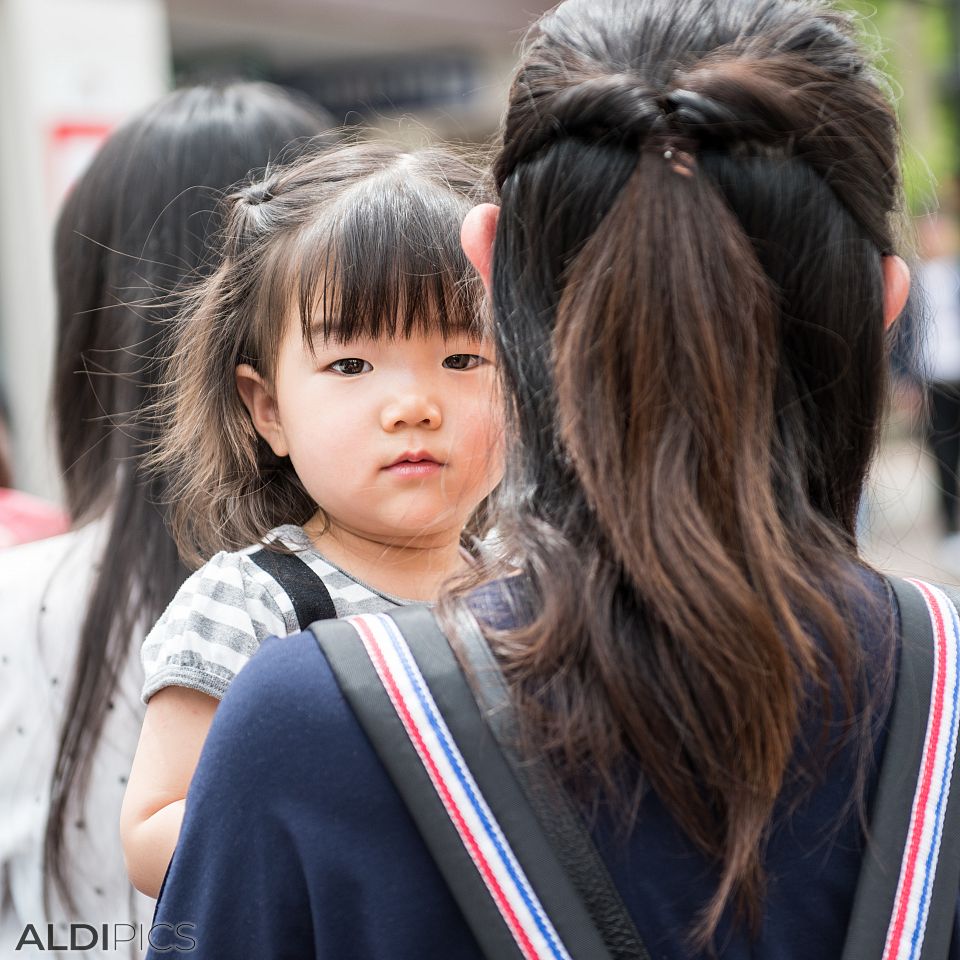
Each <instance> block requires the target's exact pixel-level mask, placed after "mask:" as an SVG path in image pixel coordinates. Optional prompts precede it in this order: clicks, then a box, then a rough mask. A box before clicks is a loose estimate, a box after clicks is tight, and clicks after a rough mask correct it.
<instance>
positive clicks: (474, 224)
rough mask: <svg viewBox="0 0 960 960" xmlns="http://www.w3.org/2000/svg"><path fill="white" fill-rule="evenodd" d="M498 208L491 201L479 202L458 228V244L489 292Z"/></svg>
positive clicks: (498, 215)
mask: <svg viewBox="0 0 960 960" xmlns="http://www.w3.org/2000/svg"><path fill="white" fill-rule="evenodd" d="M499 217H500V208H499V207H498V206H495V205H494V204H492V203H481V204H480V205H479V206H477V207H474V208H473V209H472V210H471V211H470V212H469V213H468V214H467V215H466V217H465V218H464V220H463V226H462V227H461V228H460V244H461V246H462V247H463V252H464V253H465V254H466V255H467V259H468V260H469V261H470V262H471V263H472V264H473V265H474V266H475V267H476V268H477V273H479V274H480V279H481V280H483V285H484V287H486V289H487V293H488V294H489V293H490V281H491V277H492V275H493V238H494V237H495V236H496V234H497V220H498V218H499Z"/></svg>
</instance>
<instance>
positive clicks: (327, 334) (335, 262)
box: [291, 180, 486, 347]
mask: <svg viewBox="0 0 960 960" xmlns="http://www.w3.org/2000/svg"><path fill="white" fill-rule="evenodd" d="M358 193H359V194H360V195H359V196H358V195H357V194H358ZM468 210H469V204H468V203H467V202H466V201H465V200H464V199H463V198H462V197H458V196H456V195H453V194H451V193H450V191H449V190H447V189H446V188H445V187H443V186H441V185H439V184H434V183H429V182H427V183H422V182H413V183H409V182H403V181H399V180H390V181H387V182H379V181H377V182H374V183H373V184H371V185H370V186H369V187H368V188H367V189H365V190H362V191H357V192H354V193H353V195H351V196H349V197H346V198H344V202H343V203H340V204H338V205H337V208H336V209H335V210H333V211H331V215H330V216H329V217H324V218H322V221H321V222H319V223H317V224H315V225H313V226H312V228H311V229H309V230H308V231H306V232H305V233H304V234H302V235H301V238H300V240H299V242H298V244H297V246H298V247H299V249H297V250H296V252H295V256H294V257H293V258H292V260H291V262H296V263H299V264H300V280H299V285H298V286H299V289H298V298H297V303H298V308H299V314H300V322H301V326H302V330H303V335H304V339H305V340H306V341H307V342H308V343H309V344H310V345H311V347H312V345H313V342H314V338H315V337H318V336H319V337H320V338H321V340H323V341H326V340H340V341H345V340H355V339H361V338H371V339H374V340H380V339H393V338H398V337H404V338H407V337H411V336H413V335H414V334H421V335H432V334H437V333H439V334H440V335H441V336H442V337H444V338H449V337H452V336H454V335H462V334H464V333H468V334H470V335H473V336H478V337H479V336H482V335H483V334H484V332H485V327H486V324H485V323H484V311H483V309H482V304H483V288H482V285H481V282H480V279H479V277H478V276H477V274H476V272H475V270H474V269H473V267H472V266H471V265H470V263H469V261H468V260H467V258H466V255H465V254H464V252H463V249H462V248H461V246H460V225H461V223H462V222H463V218H464V216H466V213H467V211H468Z"/></svg>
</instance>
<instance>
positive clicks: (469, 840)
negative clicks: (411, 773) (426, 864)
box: [347, 614, 570, 960]
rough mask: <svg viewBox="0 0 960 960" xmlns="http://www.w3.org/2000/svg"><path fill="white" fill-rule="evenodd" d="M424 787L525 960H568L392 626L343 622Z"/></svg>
mask: <svg viewBox="0 0 960 960" xmlns="http://www.w3.org/2000/svg"><path fill="white" fill-rule="evenodd" d="M347 622H348V623H350V624H351V626H352V627H353V628H354V629H355V630H356V631H357V633H358V634H359V636H360V638H361V640H362V641H363V646H364V649H365V650H366V652H367V655H368V656H369V658H370V661H371V662H372V664H373V666H374V668H375V670H376V672H377V675H378V677H379V678H380V681H381V683H382V684H383V687H384V689H385V690H386V692H387V694H388V696H389V698H390V702H391V703H392V705H393V707H394V709H395V710H396V713H397V716H398V717H399V719H400V721H401V722H402V724H403V727H404V730H405V731H406V733H407V735H408V737H409V738H410V741H411V743H412V744H413V746H414V747H415V749H416V752H417V755H418V756H419V758H420V760H421V762H422V764H423V766H424V769H425V770H426V772H427V774H428V776H429V778H430V782H431V783H432V784H433V787H434V789H435V790H436V792H437V795H438V796H439V798H440V800H441V802H442V804H443V807H444V809H445V810H446V812H447V814H448V816H449V817H450V820H451V822H452V823H453V825H454V826H455V828H456V831H457V834H458V835H459V837H460V840H461V842H462V843H463V846H464V848H465V849H466V851H467V853H468V854H469V856H470V859H471V860H472V861H473V864H474V865H475V867H476V869H477V871H478V873H479V874H480V876H481V878H482V880H483V883H484V885H485V887H486V889H487V890H488V892H489V893H490V897H491V898H492V900H493V902H494V903H495V904H496V907H497V909H498V911H499V913H500V915H501V917H502V918H503V921H504V923H505V924H506V925H507V927H508V929H509V930H510V933H511V935H512V937H513V939H514V941H515V943H516V945H517V947H518V949H519V951H520V954H521V956H523V957H524V958H525V960H570V954H569V953H568V951H567V948H566V947H565V946H564V944H563V942H562V941H561V939H560V936H559V934H558V933H557V931H556V929H555V928H554V925H553V923H552V922H551V920H550V918H549V917H548V916H547V913H546V911H545V910H544V908H543V906H542V905H541V903H540V900H539V899H538V897H537V894H536V892H535V891H534V890H533V887H532V885H531V884H530V882H529V881H528V879H527V876H526V874H525V873H524V870H523V868H522V867H521V865H520V863H519V861H518V859H517V857H516V856H515V854H514V852H513V849H512V848H511V846H510V844H509V842H508V841H507V839H506V837H505V835H504V832H503V830H502V829H501V828H500V825H499V823H498V822H497V820H496V818H495V816H494V815H493V813H492V811H491V810H490V807H489V805H488V803H487V801H486V800H485V798H484V796H483V794H482V792H481V791H480V788H479V787H478V785H477V783H476V780H475V779H474V776H473V774H472V773H471V771H470V769H469V767H468V765H467V764H466V762H465V761H464V758H463V756H462V754H461V752H460V749H459V747H458V746H457V743H456V740H455V739H454V738H453V736H452V735H451V733H450V730H449V728H448V727H447V724H446V722H445V721H444V718H443V716H442V714H441V712H440V710H439V708H438V707H437V704H436V702H435V701H434V698H433V696H432V694H431V692H430V689H429V687H428V685H427V683H426V681H425V680H424V677H423V675H422V673H421V672H420V669H419V667H418V666H417V663H416V661H415V659H414V657H413V654H412V653H411V651H410V648H409V646H408V645H407V642H406V640H405V639H404V637H403V635H402V633H401V632H400V630H399V629H398V628H397V625H396V624H395V623H394V622H393V620H392V619H391V618H390V617H389V616H387V615H386V614H364V615H361V616H355V617H349V618H347Z"/></svg>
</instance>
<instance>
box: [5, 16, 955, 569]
mask: <svg viewBox="0 0 960 960" xmlns="http://www.w3.org/2000/svg"><path fill="white" fill-rule="evenodd" d="M843 5H844V6H846V7H849V8H852V9H854V10H855V11H856V12H858V13H860V14H862V15H864V16H865V17H866V18H867V20H866V24H865V29H866V30H867V33H868V36H869V42H870V43H871V45H872V46H874V47H875V48H876V51H877V54H878V57H879V61H880V64H881V66H882V68H883V70H884V71H885V73H886V75H887V76H888V77H889V80H890V84H891V89H892V91H893V93H894V95H895V97H896V99H897V101H898V103H899V106H900V113H901V119H902V122H903V127H904V133H905V145H906V170H907V176H906V180H907V183H906V185H907V195H908V202H909V207H910V213H911V214H912V215H914V216H921V215H925V214H930V213H931V212H934V211H935V212H937V217H938V221H937V224H936V230H933V231H928V233H930V234H931V235H934V234H935V241H936V242H934V243H932V245H931V244H927V249H925V250H924V251H922V252H923V253H925V254H926V255H927V258H928V259H929V260H931V261H936V262H937V265H936V269H935V270H934V271H933V273H934V274H936V276H937V277H938V278H939V279H938V280H937V283H938V284H939V294H938V298H939V302H940V303H941V305H942V304H946V305H947V306H946V307H943V309H942V311H941V312H942V314H943V322H944V323H947V324H948V323H953V322H956V323H957V325H958V326H960V279H958V277H960V270H958V267H957V245H956V242H955V237H956V236H957V231H956V230H955V229H954V228H953V223H954V222H955V219H956V214H957V211H958V196H957V191H956V189H955V184H956V183H957V182H958V171H960V67H958V64H960V58H958V51H960V0H872V2H869V3H868V2H867V0H850V2H844V3H843ZM547 6H548V3H547V2H546V0H483V2H481V3H478V2H476V0H446V2H445V3H443V4H437V3H435V2H433V0H0V395H2V396H5V397H6V407H7V409H8V414H7V415H8V417H9V420H10V424H9V433H10V444H11V447H12V460H13V465H14V478H15V483H16V485H17V486H18V487H20V488H21V489H24V490H27V491H29V492H32V493H36V494H39V495H41V496H45V497H49V498H52V499H56V498H57V497H58V496H59V482H58V477H57V471H56V469H55V467H54V463H53V458H52V455H51V445H50V443H49V438H48V428H47V421H48V416H47V413H48V395H49V365H50V358H51V356H52V346H53V344H52V339H53V312H54V311H53V299H52V292H51V291H52V283H51V266H52V264H51V260H50V247H51V228H52V225H53V221H54V217H55V215H56V211H57V208H58V205H59V203H60V201H61V199H62V197H63V195H64V193H65V192H66V191H67V190H68V189H69V186H70V184H71V182H72V181H73V179H74V178H75V177H76V176H77V174H78V173H79V172H80V171H81V170H82V169H83V166H84V164H85V163H86V162H87V160H88V159H89V157H90V156H91V155H92V153H93V152H94V151H95V150H96V148H97V146H98V145H99V143H100V142H101V141H102V140H103V138H104V137H105V136H106V135H107V133H108V132H109V131H110V130H111V129H113V127H114V126H116V124H118V123H119V122H121V121H122V120H123V119H124V118H125V117H126V116H128V115H129V114H130V113H132V112H134V111H136V110H138V109H140V108H141V107H142V106H144V105H145V104H146V103H148V102H149V101H151V100H153V99H155V98H156V97H157V96H159V95H160V94H161V93H163V92H164V91H165V90H167V89H169V88H170V87H171V86H172V85H174V84H177V83H189V82H195V81H202V80H211V79H215V78H224V79H240V78H243V79H263V80H271V81H274V82H277V83H281V84H283V85H286V86H289V87H294V88H297V89H299V90H301V91H303V92H304V93H305V94H307V95H308V96H310V97H313V98H314V99H316V100H317V101H318V102H319V103H320V104H322V105H323V106H324V107H326V108H327V109H328V110H329V111H330V112H331V113H333V114H334V116H335V117H336V118H337V119H339V120H342V121H343V122H344V123H346V124H351V125H358V126H359V125H364V126H372V127H373V128H374V129H375V130H376V132H377V134H379V135H384V136H389V137H390V138H392V139H401V140H404V141H408V142H411V143H423V142H426V141H429V140H431V139H435V138H442V139H453V140H457V141H461V142H463V141H467V142H476V143H483V142H486V141H488V140H489V139H490V138H491V136H492V135H493V133H494V132H495V129H496V126H497V123H498V120H499V116H500V111H501V109H502V106H503V104H504V103H505V93H506V87H507V84H508V82H509V77H510V74H511V71H512V68H513V65H514V62H515V58H516V50H517V45H518V43H519V41H520V39H521V36H522V33H523V31H524V29H525V27H526V26H527V25H528V24H529V23H530V22H532V20H533V19H534V18H535V17H536V16H538V15H539V14H540V13H541V12H543V10H544V9H545V8H546V7H547ZM145 175H149V174H148V173H146V172H145ZM131 253H133V254H135V253H136V251H131ZM951 298H952V299H951ZM953 300H956V301H957V309H956V310H955V311H954V313H955V316H954V318H953V319H952V320H951V319H950V318H949V317H948V316H947V314H949V313H950V311H951V309H952V307H951V306H950V305H951V304H952V302H953ZM912 333H914V334H916V333H917V332H916V331H913V332H912ZM957 341H958V343H960V330H958V331H957ZM927 353H928V359H929V354H930V351H929V350H928V352H927ZM934 353H936V351H934ZM908 354H910V351H906V352H905V354H904V356H902V357H901V358H900V359H899V360H898V373H899V377H898V380H899V386H898V390H897V392H896V400H895V402H894V403H893V404H892V412H891V417H890V419H889V422H888V425H887V429H886V435H885V441H884V445H883V450H882V454H881V456H880V459H879V461H878V463H877V466H876V469H875V470H874V474H873V478H872V481H871V486H870V492H869V495H868V497H867V498H866V500H865V503H864V508H863V511H862V530H863V534H864V542H865V543H867V545H868V552H869V553H870V555H871V557H873V558H874V559H875V560H877V561H878V562H880V563H882V564H883V565H885V566H887V567H888V568H891V569H894V570H904V571H914V572H918V573H926V574H929V575H933V576H939V577H941V578H947V579H949V578H954V577H958V576H960V536H957V537H956V538H954V539H952V540H951V538H950V537H949V536H947V535H949V534H950V533H951V532H952V531H951V530H949V529H948V528H947V527H946V526H945V523H944V520H943V517H942V512H941V506H940V504H941V497H940V489H941V488H942V484H941V482H940V479H939V478H940V477H941V476H942V474H940V473H938V471H937V468H936V465H935V461H934V460H933V459H932V458H931V456H930V454H929V452H928V445H927V444H926V443H925V440H924V427H923V425H922V417H921V410H922V406H923V405H922V402H921V400H922V397H923V395H924V390H925V387H924V380H925V378H929V376H930V374H929V371H925V369H924V365H923V363H920V362H917V360H916V357H914V356H912V355H908ZM958 376H960V374H958ZM958 409H960V407H958ZM3 410H4V404H3V403H2V402H0V415H2V412H3ZM0 419H2V416H0ZM956 429H957V432H958V436H960V422H958V423H957V424H956ZM2 432H3V425H2V423H0V434H2ZM954 469H960V464H957V465H955V467H954Z"/></svg>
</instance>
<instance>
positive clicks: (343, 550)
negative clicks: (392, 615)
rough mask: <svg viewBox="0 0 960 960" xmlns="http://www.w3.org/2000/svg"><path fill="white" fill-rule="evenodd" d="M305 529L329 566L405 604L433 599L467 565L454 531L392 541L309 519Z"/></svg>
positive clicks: (315, 518) (458, 537) (458, 538)
mask: <svg viewBox="0 0 960 960" xmlns="http://www.w3.org/2000/svg"><path fill="white" fill-rule="evenodd" d="M304 529H305V530H306V532H307V535H308V536H309V537H310V540H311V542H312V543H313V545H314V546H315V547H316V548H317V550H319V551H320V553H322V554H323V555H324V557H326V558H327V559H328V560H330V561H331V562H333V563H335V564H336V565H337V566H338V567H341V568H342V569H343V570H345V571H346V572H347V573H349V574H350V575H351V576H352V577H354V578H356V579H357V580H361V581H363V582H364V583H366V584H368V585H369V586H371V587H374V588H375V589H377V590H380V591H382V592H383V593H389V594H392V595H393V596H396V597H403V598H404V599H407V600H436V598H437V596H438V595H439V593H440V587H441V585H442V584H443V583H444V581H445V580H447V579H448V578H449V577H451V576H453V575H454V574H457V573H460V572H461V571H462V570H464V569H465V567H466V566H467V563H468V561H467V559H466V557H465V555H464V552H463V550H462V549H461V548H460V536H459V533H458V532H457V531H449V532H443V533H438V534H435V535H433V536H431V537H429V538H419V539H417V540H415V541H410V542H405V543H399V542H397V543H391V542H389V541H386V540H379V539H377V538H376V537H371V536H367V535H365V534H363V533H359V532H356V531H353V530H347V529H344V528H343V527H339V526H337V525H336V523H333V522H331V523H329V524H327V525H326V528H324V525H323V521H322V520H321V519H320V518H319V517H314V518H313V519H312V520H310V521H309V522H308V523H307V524H306V525H305V526H304Z"/></svg>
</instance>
